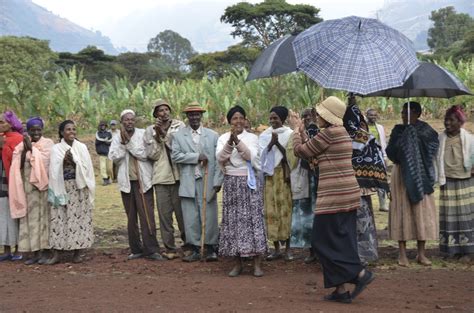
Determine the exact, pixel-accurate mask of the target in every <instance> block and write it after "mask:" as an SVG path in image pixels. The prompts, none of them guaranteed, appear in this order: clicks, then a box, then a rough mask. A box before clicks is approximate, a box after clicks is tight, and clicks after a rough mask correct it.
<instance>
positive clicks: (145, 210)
mask: <svg viewBox="0 0 474 313" xmlns="http://www.w3.org/2000/svg"><path fill="white" fill-rule="evenodd" d="M130 157H131V158H133V163H134V165H135V169H136V171H137V178H138V192H139V193H140V196H141V198H142V203H143V211H144V213H145V219H146V224H147V226H148V233H149V234H150V235H151V236H153V231H152V229H151V224H150V218H149V217H148V205H147V203H146V201H145V195H144V194H143V186H142V179H141V175H140V169H139V168H138V161H137V159H136V158H135V157H133V156H132V155H130Z"/></svg>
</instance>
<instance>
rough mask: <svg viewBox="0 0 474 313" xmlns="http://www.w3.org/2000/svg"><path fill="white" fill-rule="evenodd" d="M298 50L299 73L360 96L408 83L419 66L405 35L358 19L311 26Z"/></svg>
mask: <svg viewBox="0 0 474 313" xmlns="http://www.w3.org/2000/svg"><path fill="white" fill-rule="evenodd" d="M293 49H294V52H295V57H296V65H297V67H298V69H299V70H301V71H303V72H304V73H305V74H306V75H308V76H309V77H310V78H311V79H313V80H315V81H316V82H317V83H318V84H319V85H321V86H323V87H324V88H331V89H339V90H346V91H350V92H355V93H358V94H361V95H366V94H368V93H371V92H375V91H379V90H384V89H388V88H393V87H398V86H401V85H403V83H404V82H405V80H406V79H407V78H408V77H409V76H410V75H411V74H412V73H413V72H414V71H415V69H416V68H417V67H418V65H419V62H418V60H417V58H416V53H415V50H414V48H413V46H412V43H411V41H410V40H409V39H408V38H406V37H405V36H404V35H403V34H401V33H400V32H398V31H397V30H395V29H393V28H390V27H388V26H387V25H385V24H383V23H381V22H380V21H378V20H375V19H367V18H361V17H357V16H349V17H346V18H342V19H337V20H328V21H325V22H321V23H319V24H316V25H314V26H311V27H310V28H308V29H307V30H305V31H304V32H302V33H301V34H299V35H298V36H297V37H296V38H295V40H294V41H293Z"/></svg>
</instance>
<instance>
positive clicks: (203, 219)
mask: <svg viewBox="0 0 474 313" xmlns="http://www.w3.org/2000/svg"><path fill="white" fill-rule="evenodd" d="M208 174H209V171H208V164H207V162H206V165H205V166H204V180H203V183H204V187H203V188H202V189H203V190H202V211H201V258H202V259H204V243H205V241H206V207H207V179H208Z"/></svg>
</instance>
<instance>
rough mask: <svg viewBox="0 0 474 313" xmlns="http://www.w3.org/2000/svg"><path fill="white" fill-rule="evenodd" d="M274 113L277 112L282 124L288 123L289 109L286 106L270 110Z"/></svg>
mask: <svg viewBox="0 0 474 313" xmlns="http://www.w3.org/2000/svg"><path fill="white" fill-rule="evenodd" d="M272 112H275V113H276V115H278V117H280V120H281V122H282V123H285V121H286V118H287V117H288V109H287V108H285V107H284V106H281V105H279V106H276V107H273V108H272V109H271V110H270V113H272Z"/></svg>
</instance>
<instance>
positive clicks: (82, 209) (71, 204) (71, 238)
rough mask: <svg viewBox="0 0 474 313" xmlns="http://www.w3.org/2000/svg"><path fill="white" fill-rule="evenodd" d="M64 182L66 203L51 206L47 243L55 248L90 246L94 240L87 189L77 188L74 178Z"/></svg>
mask: <svg viewBox="0 0 474 313" xmlns="http://www.w3.org/2000/svg"><path fill="white" fill-rule="evenodd" d="M64 184H65V187H66V192H67V195H68V203H67V204H66V205H65V206H59V207H52V208H51V220H50V221H51V223H50V232H49V244H50V246H51V248H52V249H57V250H76V249H86V248H90V247H91V246H92V243H93V242H94V232H93V228H92V204H91V203H90V200H89V190H88V189H87V188H84V189H77V185H76V180H75V179H71V180H66V181H65V182H64Z"/></svg>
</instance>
